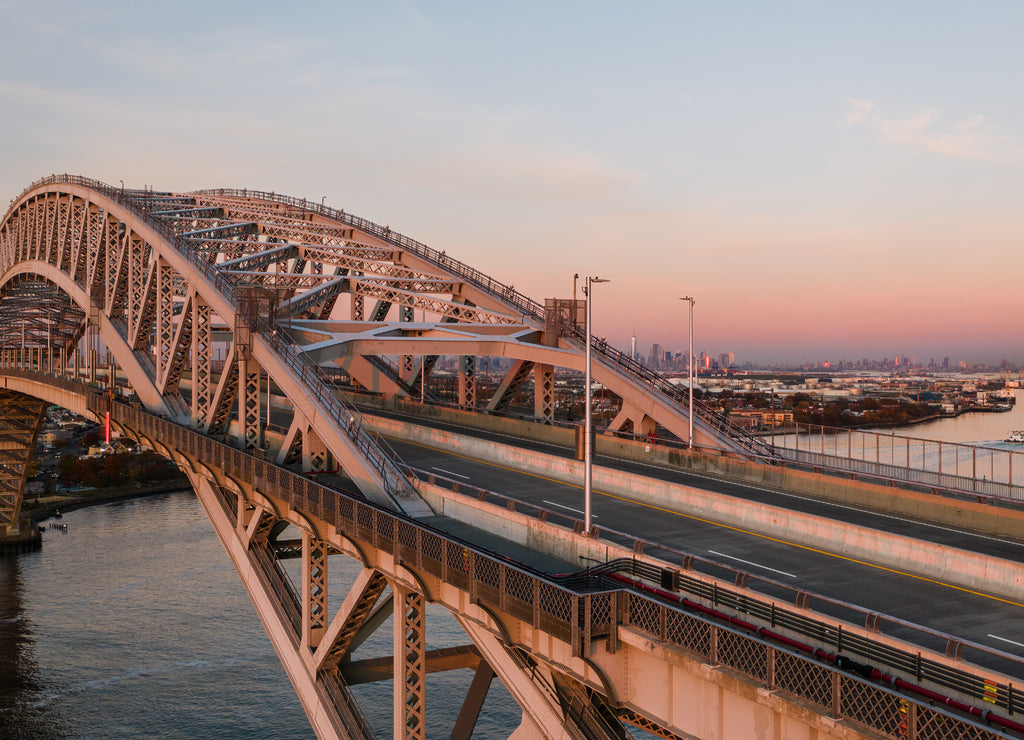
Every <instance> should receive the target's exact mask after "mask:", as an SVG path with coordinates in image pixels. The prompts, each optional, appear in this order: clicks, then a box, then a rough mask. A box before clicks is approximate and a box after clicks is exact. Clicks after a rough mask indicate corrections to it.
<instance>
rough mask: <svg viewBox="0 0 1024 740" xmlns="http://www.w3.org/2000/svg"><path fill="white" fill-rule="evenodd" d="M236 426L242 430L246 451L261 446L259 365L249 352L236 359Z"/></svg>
mask: <svg viewBox="0 0 1024 740" xmlns="http://www.w3.org/2000/svg"><path fill="white" fill-rule="evenodd" d="M238 377H239V383H238V386H239V387H238V390H239V394H240V398H239V399H238V426H239V428H240V429H241V430H242V445H243V447H244V449H247V450H258V449H260V448H261V447H262V446H263V433H262V432H263V430H262V429H261V423H260V422H261V410H262V409H261V407H260V385H261V383H260V364H259V363H258V362H257V361H256V358H255V357H253V356H252V354H251V353H250V352H243V353H241V356H240V357H239V358H238Z"/></svg>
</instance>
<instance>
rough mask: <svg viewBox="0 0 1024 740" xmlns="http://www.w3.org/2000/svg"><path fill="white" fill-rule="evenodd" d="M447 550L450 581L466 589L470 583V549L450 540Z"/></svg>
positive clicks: (446, 556)
mask: <svg viewBox="0 0 1024 740" xmlns="http://www.w3.org/2000/svg"><path fill="white" fill-rule="evenodd" d="M445 550H446V553H445V559H446V560H447V564H448V581H449V582H450V583H452V584H453V585H455V586H456V587H458V588H462V589H465V588H466V587H467V586H468V585H469V550H467V549H466V548H465V547H462V546H461V545H458V544H456V543H454V542H448V543H447V544H446V546H445Z"/></svg>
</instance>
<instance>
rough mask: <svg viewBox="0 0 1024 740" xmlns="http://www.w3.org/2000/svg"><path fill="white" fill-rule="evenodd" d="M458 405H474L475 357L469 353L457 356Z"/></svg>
mask: <svg viewBox="0 0 1024 740" xmlns="http://www.w3.org/2000/svg"><path fill="white" fill-rule="evenodd" d="M459 405H460V406H462V407H463V408H473V407H474V406H476V358H475V357H471V356H469V355H463V356H461V357H459Z"/></svg>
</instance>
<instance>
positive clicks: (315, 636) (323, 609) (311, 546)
mask: <svg viewBox="0 0 1024 740" xmlns="http://www.w3.org/2000/svg"><path fill="white" fill-rule="evenodd" d="M329 551H330V548H329V546H328V544H327V543H326V542H324V541H323V540H321V539H318V538H316V537H313V536H312V535H311V534H310V533H309V532H303V533H302V644H303V645H304V646H306V647H307V648H308V649H310V650H316V648H317V646H318V645H319V644H320V640H321V638H322V637H323V636H324V632H325V631H326V629H327V555H328V553H329Z"/></svg>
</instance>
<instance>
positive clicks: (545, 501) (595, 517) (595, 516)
mask: <svg viewBox="0 0 1024 740" xmlns="http://www.w3.org/2000/svg"><path fill="white" fill-rule="evenodd" d="M541 503H542V504H549V505H550V506H557V507H558V508H559V509H568V510H569V511H571V512H573V513H575V514H583V515H584V516H586V513H587V512H585V511H580V510H579V509H574V508H572V507H571V506H563V505H562V504H556V503H555V502H554V501H547V500H542V501H541ZM590 518H591V519H597V514H591V515H590Z"/></svg>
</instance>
